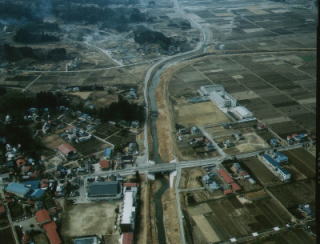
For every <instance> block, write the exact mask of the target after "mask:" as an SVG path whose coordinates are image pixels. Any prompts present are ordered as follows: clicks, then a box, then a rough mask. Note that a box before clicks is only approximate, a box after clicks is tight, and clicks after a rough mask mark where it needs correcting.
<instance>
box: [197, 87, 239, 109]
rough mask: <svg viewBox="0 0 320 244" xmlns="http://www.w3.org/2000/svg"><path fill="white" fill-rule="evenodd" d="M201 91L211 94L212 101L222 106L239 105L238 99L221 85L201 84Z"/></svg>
mask: <svg viewBox="0 0 320 244" xmlns="http://www.w3.org/2000/svg"><path fill="white" fill-rule="evenodd" d="M199 93H200V94H201V95H202V96H209V97H210V99H211V101H212V102H213V103H214V104H216V105H217V106H218V107H219V108H220V109H221V108H232V107H236V106H237V99H235V98H233V97H232V96H231V95H230V94H229V93H227V92H226V91H225V89H224V87H223V86H221V85H210V86H201V87H200V89H199Z"/></svg>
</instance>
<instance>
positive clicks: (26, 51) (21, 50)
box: [0, 44, 67, 62]
mask: <svg viewBox="0 0 320 244" xmlns="http://www.w3.org/2000/svg"><path fill="white" fill-rule="evenodd" d="M1 49H2V50H3V53H4V58H5V59H6V60H7V61H9V62H14V61H19V60H22V59H25V58H30V59H34V60H37V61H60V60H65V59H67V52H66V49H65V48H53V49H49V50H48V49H41V48H31V47H13V46H10V45H8V44H5V45H3V46H2V47H1V46H0V50H1Z"/></svg>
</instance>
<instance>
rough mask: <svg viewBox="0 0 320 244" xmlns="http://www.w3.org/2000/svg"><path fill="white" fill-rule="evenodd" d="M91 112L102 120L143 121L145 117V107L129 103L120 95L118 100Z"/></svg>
mask: <svg viewBox="0 0 320 244" xmlns="http://www.w3.org/2000/svg"><path fill="white" fill-rule="evenodd" d="M93 113H94V115H95V116H97V117H98V118H100V119H101V120H102V121H120V120H126V121H134V120H137V121H139V122H140V123H143V122H144V119H145V109H144V107H143V106H141V105H138V104H135V103H129V102H128V101H127V100H125V99H124V98H122V97H121V96H120V97H119V101H118V102H114V103H111V104H110V106H109V107H105V108H102V109H99V110H96V111H93Z"/></svg>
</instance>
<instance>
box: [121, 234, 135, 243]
mask: <svg viewBox="0 0 320 244" xmlns="http://www.w3.org/2000/svg"><path fill="white" fill-rule="evenodd" d="M132 243H133V233H132V232H126V233H123V234H122V244H132Z"/></svg>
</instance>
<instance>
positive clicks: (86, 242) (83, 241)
mask: <svg viewBox="0 0 320 244" xmlns="http://www.w3.org/2000/svg"><path fill="white" fill-rule="evenodd" d="M98 241H99V240H98V237H96V236H86V237H79V238H76V239H73V244H98Z"/></svg>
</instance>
